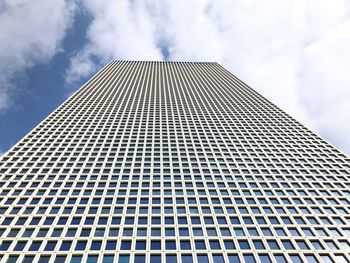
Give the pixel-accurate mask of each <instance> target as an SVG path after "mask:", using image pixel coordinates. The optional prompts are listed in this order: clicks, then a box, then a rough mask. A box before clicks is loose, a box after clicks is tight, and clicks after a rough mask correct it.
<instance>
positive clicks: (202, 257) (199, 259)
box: [197, 255, 209, 263]
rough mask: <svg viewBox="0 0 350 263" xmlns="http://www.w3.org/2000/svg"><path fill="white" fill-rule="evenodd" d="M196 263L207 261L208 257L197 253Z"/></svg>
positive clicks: (207, 262)
mask: <svg viewBox="0 0 350 263" xmlns="http://www.w3.org/2000/svg"><path fill="white" fill-rule="evenodd" d="M197 262H198V263H209V259H208V256H207V255H197Z"/></svg>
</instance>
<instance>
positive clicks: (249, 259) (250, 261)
mask: <svg viewBox="0 0 350 263" xmlns="http://www.w3.org/2000/svg"><path fill="white" fill-rule="evenodd" d="M243 258H244V262H245V263H256V261H255V258H254V256H253V255H244V256H243Z"/></svg>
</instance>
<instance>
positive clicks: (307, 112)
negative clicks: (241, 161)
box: [0, 0, 350, 155]
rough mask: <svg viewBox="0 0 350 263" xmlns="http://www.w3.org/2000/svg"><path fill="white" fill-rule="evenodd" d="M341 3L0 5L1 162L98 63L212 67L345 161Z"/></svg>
mask: <svg viewBox="0 0 350 263" xmlns="http://www.w3.org/2000/svg"><path fill="white" fill-rule="evenodd" d="M349 47H350V1H349V0H332V1H329V0H293V1H281V0H264V1H261V0H239V1H238V0H212V1H211V0H176V1H173V0H70V1H68V0H67V1H64V0H50V1H47V0H0V154H1V153H4V152H5V151H7V150H8V149H9V148H10V147H12V146H13V145H14V144H15V143H17V142H18V141H19V140H20V139H21V138H22V137H23V136H24V135H25V134H27V133H28V132H29V131H30V130H31V129H33V128H34V127H35V126H36V125H37V124H38V123H40V121H42V120H43V119H44V118H45V117H46V116H47V115H48V114H50V113H51V112H52V111H53V110H54V109H55V108H57V107H58V106H59V105H60V104H61V103H62V102H63V101H64V100H66V99H67V98H68V97H69V96H70V95H71V94H72V93H73V92H74V91H75V90H77V89H78V88H79V87H80V86H81V85H82V84H83V83H84V82H85V81H87V80H88V79H89V78H90V77H91V76H92V75H94V73H96V72H97V71H98V70H99V69H100V68H101V67H103V66H104V65H105V64H106V63H108V62H109V61H111V60H112V59H115V60H170V61H215V62H218V63H220V64H221V65H222V66H224V67H225V68H226V69H228V70H229V71H231V72H232V73H233V74H234V75H236V76H237V77H238V78H240V79H241V80H242V81H244V82H245V83H247V84H248V85H250V86H251V87H253V88H254V89H255V90H256V91H258V92H259V93H260V94H262V95H263V96H265V97H266V98H268V99H269V100H270V101H272V102H273V103H275V104H276V105H277V106H279V107H280V108H281V109H282V110H284V111H285V112H287V113H288V114H289V115H291V116H292V117H294V118H295V119H297V120H298V121H299V122H301V123H302V124H303V125H304V126H306V127H307V128H309V129H311V130H312V131H314V132H315V133H317V134H318V135H319V136H321V137H322V138H324V139H326V140H327V141H328V142H329V143H331V144H332V145H334V146H336V147H337V148H338V149H340V150H341V151H342V152H344V153H346V154H348V155H350V137H349V135H350V78H349V76H348V75H349V74H350V48H349Z"/></svg>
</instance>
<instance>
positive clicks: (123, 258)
mask: <svg viewBox="0 0 350 263" xmlns="http://www.w3.org/2000/svg"><path fill="white" fill-rule="evenodd" d="M124 242H125V241H124ZM129 260H130V256H129V255H120V256H119V259H118V263H129Z"/></svg>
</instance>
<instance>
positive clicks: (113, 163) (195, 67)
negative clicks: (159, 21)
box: [0, 61, 350, 263]
mask: <svg viewBox="0 0 350 263" xmlns="http://www.w3.org/2000/svg"><path fill="white" fill-rule="evenodd" d="M0 161H1V162H0V171H1V175H0V186H1V188H0V236H1V241H0V258H1V260H2V261H1V262H103V263H108V262H120V263H125V262H137V263H140V262H142V263H143V262H149V263H158V262H166V263H172V262H184V263H189V262H191V263H192V262H193V263H207V262H210V263H221V262H229V263H236V262H242V263H243V262H247V263H254V262H256V263H259V262H261V263H270V262H274V263H284V262H289V263H298V262H308V263H315V262H318V263H328V262H333V263H335V262H336V263H345V262H349V260H350V160H349V158H348V157H346V156H345V155H344V154H342V153H341V152H339V151H338V150H337V149H335V148H334V147H333V146H331V145H329V144H328V143H327V142H326V141H324V140H323V139H321V138H320V137H318V136H317V135H315V134H314V133H312V132H311V131H309V130H308V129H306V128H305V127H303V126H302V125H301V124H300V123H298V122H297V121H295V120H294V119H293V118H291V117H290V116H288V115H287V114H285V113H284V112H283V111H281V110H280V109H279V108H277V107H276V106H274V105H273V104H272V103H270V102H269V101H268V100H266V99H265V98H263V97H262V96H260V95H259V94H258V93H256V92H255V91H254V90H252V89H251V88H250V87H248V86H247V85H246V84H244V83H243V82H242V81H240V80H239V79H237V78H236V77H235V76H233V75H232V74H231V73H229V72H228V71H226V70H225V69H224V68H223V67H221V66H220V65H218V64H217V63H182V62H129V61H124V62H122V61H113V62H111V63H109V64H108V65H107V66H105V67H104V68H103V69H102V70H101V71H100V72H99V73H98V74H97V75H95V76H94V77H93V78H92V79H91V80H90V81H88V82H87V83H86V84H85V85H84V86H83V87H82V88H81V89H79V90H78V91H77V92H76V93H75V94H74V95H73V96H71V97H70V98H69V99H68V100H67V101H66V102H64V103H63V104H62V105H61V106H60V107H59V108H58V109H57V110H55V111H54V112H53V113H52V114H51V115H49V116H48V117H47V118H46V119H45V120H44V121H42V122H41V123H40V124H39V125H38V126H37V127H36V128H34V129H33V130H32V131H31V132H30V133H29V134H28V135H27V136H25V137H24V138H23V139H22V140H21V141H19V142H18V143H17V144H16V145H15V146H13V147H12V149H10V150H9V151H8V152H7V153H6V154H4V155H3V156H2V157H1V159H0Z"/></svg>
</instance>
